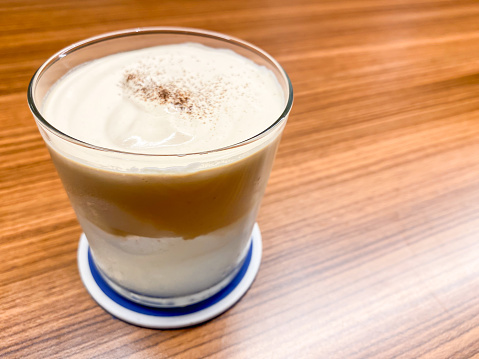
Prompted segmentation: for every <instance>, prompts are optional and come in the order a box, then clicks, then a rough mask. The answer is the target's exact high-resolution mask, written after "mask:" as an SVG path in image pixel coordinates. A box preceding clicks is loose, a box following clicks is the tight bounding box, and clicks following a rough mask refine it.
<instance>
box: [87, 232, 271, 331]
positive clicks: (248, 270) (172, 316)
mask: <svg viewBox="0 0 479 359" xmlns="http://www.w3.org/2000/svg"><path fill="white" fill-rule="evenodd" d="M261 253H262V240H261V232H260V230H259V227H258V224H255V226H254V229H253V233H252V234H251V244H250V247H249V250H248V253H247V254H246V258H245V260H244V262H243V265H242V266H241V268H240V270H239V271H238V273H237V274H236V276H235V277H234V278H233V280H232V281H231V282H230V283H229V284H228V285H227V286H226V287H225V288H223V289H222V290H221V291H219V292H218V293H216V294H215V295H213V296H212V297H210V298H207V299H205V300H203V301H201V302H199V303H195V304H192V305H188V306H185V307H177V308H154V307H149V306H145V305H141V304H138V303H135V302H133V301H131V300H129V299H126V298H125V297H123V296H121V295H120V294H118V293H117V292H115V291H114V290H113V289H112V288H111V287H110V286H109V285H108V284H107V283H106V282H105V280H104V279H103V278H102V277H101V275H100V273H99V271H98V269H97V267H96V265H95V262H94V260H93V256H92V255H91V251H90V247H89V245H88V241H87V239H86V236H85V234H82V235H81V237H80V242H79V245H78V268H79V271H80V276H81V278H82V281H83V283H84V285H85V287H86V289H87V290H88V292H89V293H90V295H91V296H92V297H93V299H94V300H95V301H96V302H97V303H98V304H99V305H100V306H101V307H102V308H103V309H105V310H106V311H107V312H109V313H110V314H112V315H113V316H114V317H116V318H118V319H121V320H124V321H126V322H128V323H130V324H134V325H138V326H142V327H147V328H156V329H172V328H182V327H187V326H191V325H195V324H200V323H202V322H205V321H207V320H210V319H212V318H214V317H216V316H218V315H220V314H222V313H223V312H225V311H226V310H228V309H229V308H231V307H232V306H233V305H234V304H236V303H237V302H238V301H239V300H240V299H241V297H242V296H243V295H244V294H245V293H246V292H247V291H248V289H249V288H250V286H251V285H252V284H253V281H254V279H255V277H256V274H257V273H258V270H259V266H260V263H261Z"/></svg>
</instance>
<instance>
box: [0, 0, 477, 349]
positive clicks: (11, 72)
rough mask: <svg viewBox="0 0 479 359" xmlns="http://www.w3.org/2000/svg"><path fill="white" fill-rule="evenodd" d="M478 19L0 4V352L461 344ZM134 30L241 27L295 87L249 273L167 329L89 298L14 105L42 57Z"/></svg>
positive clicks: (457, 13) (301, 9)
mask: <svg viewBox="0 0 479 359" xmlns="http://www.w3.org/2000/svg"><path fill="white" fill-rule="evenodd" d="M478 16H479V3H478V2H477V1H474V0H470V1H458V0H450V1H442V0H420V1H418V0H393V1H391V0H357V1H354V0H340V1H339V0H324V1H305V0H300V1H296V2H293V1H287V0H275V1H271V0H254V1H253V0H245V1H241V2H239V1H233V0H227V1H224V0H221V1H220V0H203V1H194V0H189V1H173V0H166V1H154V0H150V1H133V0H125V1H113V0H102V1H98V0H83V1H73V0H68V1H55V2H54V1H49V2H46V1H45V2H43V1H13V0H11V1H3V2H2V4H1V5H0V24H1V29H2V30H3V31H2V32H1V33H0V55H1V56H0V74H1V81H0V109H1V111H0V156H1V157H0V158H1V161H0V198H1V201H0V238H1V239H0V253H1V261H0V313H1V314H0V318H1V320H0V357H2V358H3V357H5V358H69V357H76V358H123V357H132V358H153V357H154V358H198V357H213V358H294V357H296V358H466V357H473V356H478V357H479V240H478V238H479V235H478V233H479V156H478V155H479V21H478ZM142 26H187V27H196V28H204V29H209V30H214V31H219V32H223V33H227V34H230V35H233V36H236V37H239V38H242V39H245V40H247V41H249V42H252V43H254V44H256V45H258V46H259V47H261V48H263V49H265V50H266V51H267V52H269V53H270V54H272V55H273V56H274V57H275V58H276V59H277V60H278V61H279V62H280V63H281V64H282V65H283V67H284V68H285V69H286V71H287V72H288V73H289V75H290V77H291V80H292V83H293V86H294V89H295V102H294V106H293V111H292V112H291V116H290V119H289V121H288V124H287V126H286V129H285V132H284V136H283V139H282V143H281V146H280V149H279V152H278V155H277V158H276V162H275V165H274V168H273V172H272V174H271V178H270V181H269V184H268V188H267V190H266V194H265V197H264V200H263V202H262V207H261V210H260V214H259V218H258V221H259V223H260V225H261V229H262V234H263V245H264V252H263V261H262V265H261V268H260V272H259V275H258V277H257V278H256V280H255V282H254V284H253V286H252V288H251V289H250V290H249V292H248V293H247V294H246V295H245V297H243V299H242V300H241V301H240V302H239V303H238V304H237V305H236V306H234V307H233V308H232V309H230V310H229V311H228V312H226V313H225V314H223V315H221V316H220V317H218V318H216V319H213V320H211V321H209V322H208V323H205V324H203V325H200V326H197V327H193V328H187V329H181V330H152V329H143V328H139V327H135V326H132V325H129V324H126V323H124V322H122V321H120V320H117V319H115V318H113V317H112V316H111V315H109V314H107V313H106V312H105V311H103V310H102V309H101V308H100V307H99V306H98V305H97V304H96V303H95V302H94V301H93V300H92V298H91V297H90V296H89V294H88V293H87V291H86V290H85V288H84V287H83V284H82V282H81V280H80V277H79V274H78V271H77V264H76V249H77V244H78V238H79V235H80V233H81V229H80V227H79V225H78V223H77V221H76V219H75V215H74V212H73V210H72V208H71V207H70V204H69V202H68V199H67V196H66V194H65V192H64V190H63V187H62V185H61V183H60V180H59V178H58V177H57V174H56V172H55V170H54V167H53V165H52V162H51V160H50V158H49V155H48V152H47V150H46V147H45V145H44V144H43V141H42V139H41V137H40V134H39V132H38V130H37V128H36V126H35V123H34V121H33V118H32V115H31V113H30V111H29V109H28V106H27V103H26V89H27V85H28V82H29V80H30V78H31V76H32V75H33V73H34V71H35V70H36V69H37V68H38V67H39V66H40V65H41V64H42V63H43V62H44V61H45V60H46V59H47V58H48V57H49V56H51V55H52V54H53V53H54V52H56V51H58V50H59V49H61V48H63V47H65V46H67V45H69V44H71V43H73V42H76V41H78V40H81V39H84V38H87V37H90V36H93V35H97V34H100V33H103V32H108V31H113V30H120V29H125V28H134V27H142Z"/></svg>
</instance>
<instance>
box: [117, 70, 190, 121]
mask: <svg viewBox="0 0 479 359" xmlns="http://www.w3.org/2000/svg"><path fill="white" fill-rule="evenodd" d="M124 87H126V88H128V89H129V90H130V91H131V92H132V93H133V95H134V96H135V97H137V98H139V99H141V100H143V101H146V102H152V103H156V104H159V105H170V106H173V107H175V108H176V109H177V110H180V111H184V112H187V113H191V112H192V109H193V105H192V104H191V96H190V92H189V91H187V90H184V89H179V88H176V87H175V86H173V85H171V84H168V85H158V84H156V83H155V82H153V81H151V80H148V78H147V77H145V76H142V75H141V74H139V73H134V72H126V73H125V81H124Z"/></svg>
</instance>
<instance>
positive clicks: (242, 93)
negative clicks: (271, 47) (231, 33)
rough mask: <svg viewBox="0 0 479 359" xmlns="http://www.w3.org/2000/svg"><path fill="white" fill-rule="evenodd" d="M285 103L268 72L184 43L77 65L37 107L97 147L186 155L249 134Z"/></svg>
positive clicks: (58, 125)
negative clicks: (41, 105) (40, 105)
mask: <svg viewBox="0 0 479 359" xmlns="http://www.w3.org/2000/svg"><path fill="white" fill-rule="evenodd" d="M283 107H284V94H283V92H282V89H281V87H280V85H279V83H278V81H277V79H276V78H275V76H274V74H273V73H272V72H271V71H270V70H268V69H266V68H265V67H262V66H259V65H257V64H255V63H254V62H252V61H250V60H248V59H246V58H244V57H242V56H240V55H238V54H236V53H234V52H233V51H231V50H226V49H213V48H209V47H206V46H203V45H199V44H193V43H185V44H177V45H167V46H158V47H151V48H146V49H141V50H136V51H131V52H125V53H119V54H115V55H111V56H107V57H104V58H101V59H98V60H95V61H92V62H89V63H86V64H84V65H81V66H79V67H77V68H75V69H73V70H72V71H70V72H69V73H68V74H67V75H65V76H64V77H63V78H61V79H60V80H59V81H58V82H57V83H56V84H55V85H54V86H53V87H52V89H51V90H50V92H49V93H48V94H47V97H46V99H45V101H44V105H43V109H42V112H43V115H44V117H45V118H46V119H47V121H49V122H50V123H51V124H52V125H53V126H55V127H56V128H58V129H59V130H60V131H62V132H64V133H66V134H68V135H70V136H72V137H74V138H76V139H79V140H81V141H84V142H87V143H90V144H94V145H96V146H100V147H105V148H110V149H115V150H120V151H127V152H138V153H155V154H184V153H193V152H202V151H208V150H213V149H218V148H222V147H225V146H229V145H233V144H236V143H239V142H241V141H243V140H246V139H248V138H250V137H253V136H254V135H256V134H258V133H260V132H262V131H263V130H265V129H266V128H268V127H269V126H270V125H271V124H272V123H273V122H274V121H276V120H277V119H278V117H279V116H280V115H281V112H282V110H283Z"/></svg>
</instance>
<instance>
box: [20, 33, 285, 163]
mask: <svg viewBox="0 0 479 359" xmlns="http://www.w3.org/2000/svg"><path fill="white" fill-rule="evenodd" d="M138 34H143V35H148V34H178V35H192V36H199V37H207V38H211V39H215V40H219V41H224V42H228V43H231V44H234V45H235V46H238V47H242V48H244V49H246V50H248V51H251V52H256V53H258V54H259V55H261V56H262V57H263V58H265V59H266V60H267V61H269V62H270V63H271V64H273V65H274V66H275V67H276V69H277V70H278V71H279V72H280V74H281V75H282V77H283V80H284V81H285V83H286V87H287V91H288V93H287V101H286V103H285V105H284V110H283V112H282V113H281V115H279V117H278V118H277V119H276V120H275V121H274V122H273V123H272V124H271V125H269V126H268V127H267V128H265V129H264V130H262V131H261V132H259V133H257V134H255V135H254V136H251V137H249V138H247V139H245V140H243V141H240V142H237V143H234V144H232V145H228V146H224V147H220V148H215V149H212V150H207V151H199V152H191V153H175V154H161V153H159V154H157V153H141V152H131V151H122V150H116V149H113V148H108V147H102V146H97V145H94V144H91V143H88V142H85V141H82V140H79V139H76V138H75V137H72V136H70V135H68V134H66V133H64V132H62V131H60V130H59V129H57V128H56V127H55V126H53V125H52V124H51V123H50V122H48V121H47V120H46V119H45V118H44V117H43V115H42V114H41V112H40V110H39V108H38V107H37V105H36V103H35V99H34V90H35V86H36V84H37V83H38V81H39V80H40V76H41V75H42V74H43V72H44V71H47V70H48V68H49V67H50V66H52V65H53V64H54V63H56V62H57V61H61V59H62V58H64V57H66V56H67V55H69V54H71V53H73V52H75V51H77V50H80V49H82V48H84V47H87V46H89V45H93V44H97V43H100V42H103V41H108V40H114V39H116V38H122V37H129V36H135V35H138ZM27 101H28V105H29V107H30V111H31V112H32V113H33V115H34V116H35V117H36V119H38V120H39V121H40V122H41V124H42V125H43V126H45V127H46V128H47V129H48V130H49V131H50V132H52V133H53V134H55V135H56V136H58V137H60V138H61V139H63V140H65V141H68V142H70V143H72V144H75V145H79V146H82V147H86V148H90V149H93V150H97V151H104V152H113V153H119V154H127V155H136V156H149V157H179V156H181V157H184V156H191V155H205V154H210V153H218V152H221V151H225V150H229V149H232V148H237V147H242V146H245V145H248V144H250V143H253V142H256V141H258V140H259V139H261V138H263V137H265V136H266V135H268V134H269V133H271V132H272V131H273V130H274V129H275V128H277V127H278V126H279V125H280V124H282V123H283V122H285V120H286V119H287V117H288V115H289V112H290V111H291V107H292V105H293V85H292V84H291V80H290V79H289V76H288V74H287V73H286V71H285V70H284V69H283V68H282V67H281V65H280V64H279V63H278V62H277V61H276V60H275V59H274V58H273V57H272V56H271V55H269V54H268V53H267V52H265V51H264V50H262V49H260V48H259V47H257V46H255V45H253V44H251V43H249V42H246V41H244V40H241V39H239V38H236V37H233V36H229V35H225V34H222V33H219V32H214V31H209V30H202V29H195V28H188V27H163V26H161V27H139V28H133V29H126V30H120V31H113V32H108V33H104V34H100V35H97V36H93V37H89V38H87V39H84V40H81V41H78V42H76V43H74V44H72V45H69V46H67V47H65V48H63V49H61V50H60V51H58V52H56V53H55V54H54V55H52V56H51V57H50V58H49V59H48V60H47V61H45V62H44V63H43V65H42V66H40V67H39V68H38V70H37V71H36V72H35V73H34V75H33V77H32V79H31V80H30V83H29V85H28V91H27Z"/></svg>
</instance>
